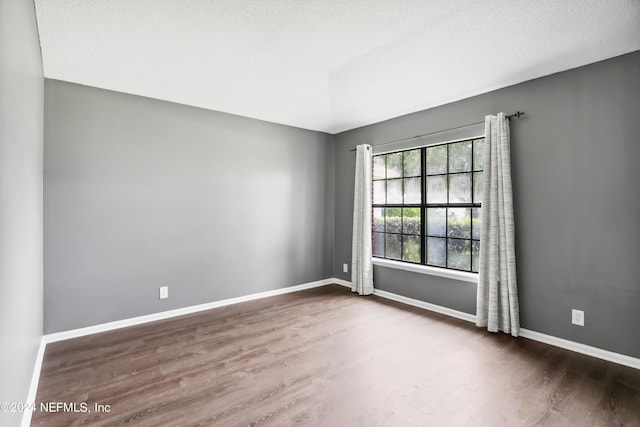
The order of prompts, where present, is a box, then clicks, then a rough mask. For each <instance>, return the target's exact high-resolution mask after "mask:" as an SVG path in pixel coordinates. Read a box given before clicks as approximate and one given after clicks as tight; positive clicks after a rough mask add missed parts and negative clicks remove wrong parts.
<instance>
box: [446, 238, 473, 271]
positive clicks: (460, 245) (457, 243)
mask: <svg viewBox="0 0 640 427" xmlns="http://www.w3.org/2000/svg"><path fill="white" fill-rule="evenodd" d="M447 267H450V268H457V269H460V270H471V241H470V240H460V239H449V240H448V242H447Z"/></svg>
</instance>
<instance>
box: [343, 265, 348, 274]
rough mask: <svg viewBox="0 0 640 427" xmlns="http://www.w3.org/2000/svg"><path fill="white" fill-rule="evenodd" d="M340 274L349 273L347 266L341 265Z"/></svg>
mask: <svg viewBox="0 0 640 427" xmlns="http://www.w3.org/2000/svg"><path fill="white" fill-rule="evenodd" d="M342 272H343V273H348V272H349V264H342Z"/></svg>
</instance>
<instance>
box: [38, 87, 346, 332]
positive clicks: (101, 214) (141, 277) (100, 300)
mask: <svg viewBox="0 0 640 427" xmlns="http://www.w3.org/2000/svg"><path fill="white" fill-rule="evenodd" d="M44 155H45V169H44V175H45V180H44V187H45V191H44V194H45V197H44V203H45V219H44V225H45V233H44V236H45V239H44V251H45V263H44V268H45V303H44V317H45V332H46V333H51V332H57V331H63V330H69V329H74V328H79V327H84V326H89V325H94V324H99V323H103V322H108V321H114V320H119V319H124V318H129V317H132V316H140V315H145V314H150V313H155V312H160V311H164V310H169V309H174V308H179V307H185V306H190V305H194V304H202V303H207V302H211V301H216V300H220V299H224V298H231V297H237V296H242V295H247V294H251V293H255V292H261V291H267V290H273V289H277V288H283V287H287V286H292V285H298V284H301V283H306V282H311V281H315V280H320V279H324V278H329V277H331V276H332V274H333V158H334V153H333V137H331V136H330V135H327V134H323V133H318V132H313V131H307V130H302V129H298V128H292V127H287V126H282V125H277V124H273V123H267V122H262V121H258V120H252V119H248V118H243V117H239V116H233V115H229V114H223V113H218V112H212V111H206V110H202V109H198V108H193V107H187V106H183V105H178V104H172V103H169V102H163V101H158V100H153V99H148V98H143V97H138V96H133V95H126V94H122V93H116V92H111V91H106V90H101V89H96V88H91V87H86V86H81V85H76V84H71V83H65V82H60V81H55V80H46V81H45V150H44ZM160 286H169V299H164V300H159V299H158V288H159V287H160Z"/></svg>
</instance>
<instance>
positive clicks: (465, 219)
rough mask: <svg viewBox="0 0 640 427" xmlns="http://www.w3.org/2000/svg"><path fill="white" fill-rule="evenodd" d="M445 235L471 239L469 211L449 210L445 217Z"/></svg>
mask: <svg viewBox="0 0 640 427" xmlns="http://www.w3.org/2000/svg"><path fill="white" fill-rule="evenodd" d="M447 235H448V236H449V237H458V238H461V239H470V238H471V209H470V208H449V209H448V215H447Z"/></svg>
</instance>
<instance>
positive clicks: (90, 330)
mask: <svg viewBox="0 0 640 427" xmlns="http://www.w3.org/2000/svg"><path fill="white" fill-rule="evenodd" d="M330 284H337V285H340V286H345V287H348V288H351V282H349V281H346V280H343V279H337V278H331V279H323V280H318V281H316V282H310V283H303V284H301V285H297V286H290V287H287V288H280V289H274V290H271V291H265V292H259V293H255V294H250V295H244V296H241V297H236V298H229V299H225V300H220V301H213V302H210V303H206V304H199V305H194V306H190V307H183V308H179V309H175V310H169V311H163V312H160V313H154V314H149V315H146V316H139V317H133V318H130V319H124V320H118V321H115V322H108V323H103V324H100V325H95V326H89V327H86V328H79V329H73V330H69V331H64V332H57V333H53V334H48V335H44V336H43V337H42V341H41V342H40V348H39V349H38V355H37V357H36V362H35V367H34V370H33V376H32V378H31V385H30V387H29V394H28V397H27V402H35V399H36V392H37V390H38V381H39V379H40V371H41V368H42V361H43V357H44V351H45V348H46V345H47V343H51V342H55V341H62V340H66V339H71V338H77V337H82V336H85V335H91V334H96V333H99V332H106V331H111V330H115V329H120V328H126V327H128V326H135V325H140V324H143V323H148V322H153V321H156V320H163V319H168V318H171V317H176V316H182V315H185V314H191V313H197V312H199V311H204V310H210V309H212V308H217V307H224V306H227V305H231V304H237V303H240V302H245V301H251V300H256V299H260V298H267V297H270V296H275V295H282V294H286V293H290V292H298V291H302V290H305V289H311V288H317V287H320V286H326V285H330ZM373 293H374V295H377V296H379V297H381V298H386V299H390V300H393V301H397V302H400V303H403V304H407V305H411V306H414V307H418V308H422V309H425V310H429V311H433V312H436V313H440V314H444V315H447V316H451V317H455V318H457V319H462V320H465V321H467V322H472V323H475V319H476V316H475V315H473V314H469V313H464V312H462V311H458V310H453V309H451V308H447V307H442V306H439V305H436V304H431V303H428V302H424V301H420V300H417V299H414V298H409V297H405V296H402V295H397V294H394V293H392V292H387V291H383V290H380V289H374V292H373ZM520 336H522V337H524V338H528V339H531V340H534V341H539V342H542V343H545V344H549V345H553V346H555V347H560V348H564V349H567V350H570V351H575V352H577V353H582V354H586V355H588V356H593V357H596V358H598V359H603V360H607V361H609V362H613V363H617V364H620V365H624V366H629V367H631V368H636V369H640V359H637V358H635V357H631V356H626V355H623V354H619V353H614V352H611V351H608V350H603V349H601V348H597V347H592V346H589V345H585V344H580V343H577V342H574V341H569V340H565V339H562V338H557V337H554V336H551V335H546V334H543V333H540V332H535V331H531V330H528V329H520ZM30 423H31V412H30V411H25V413H24V415H23V418H22V424H21V425H22V426H23V427H27V426H29V424H30Z"/></svg>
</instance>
